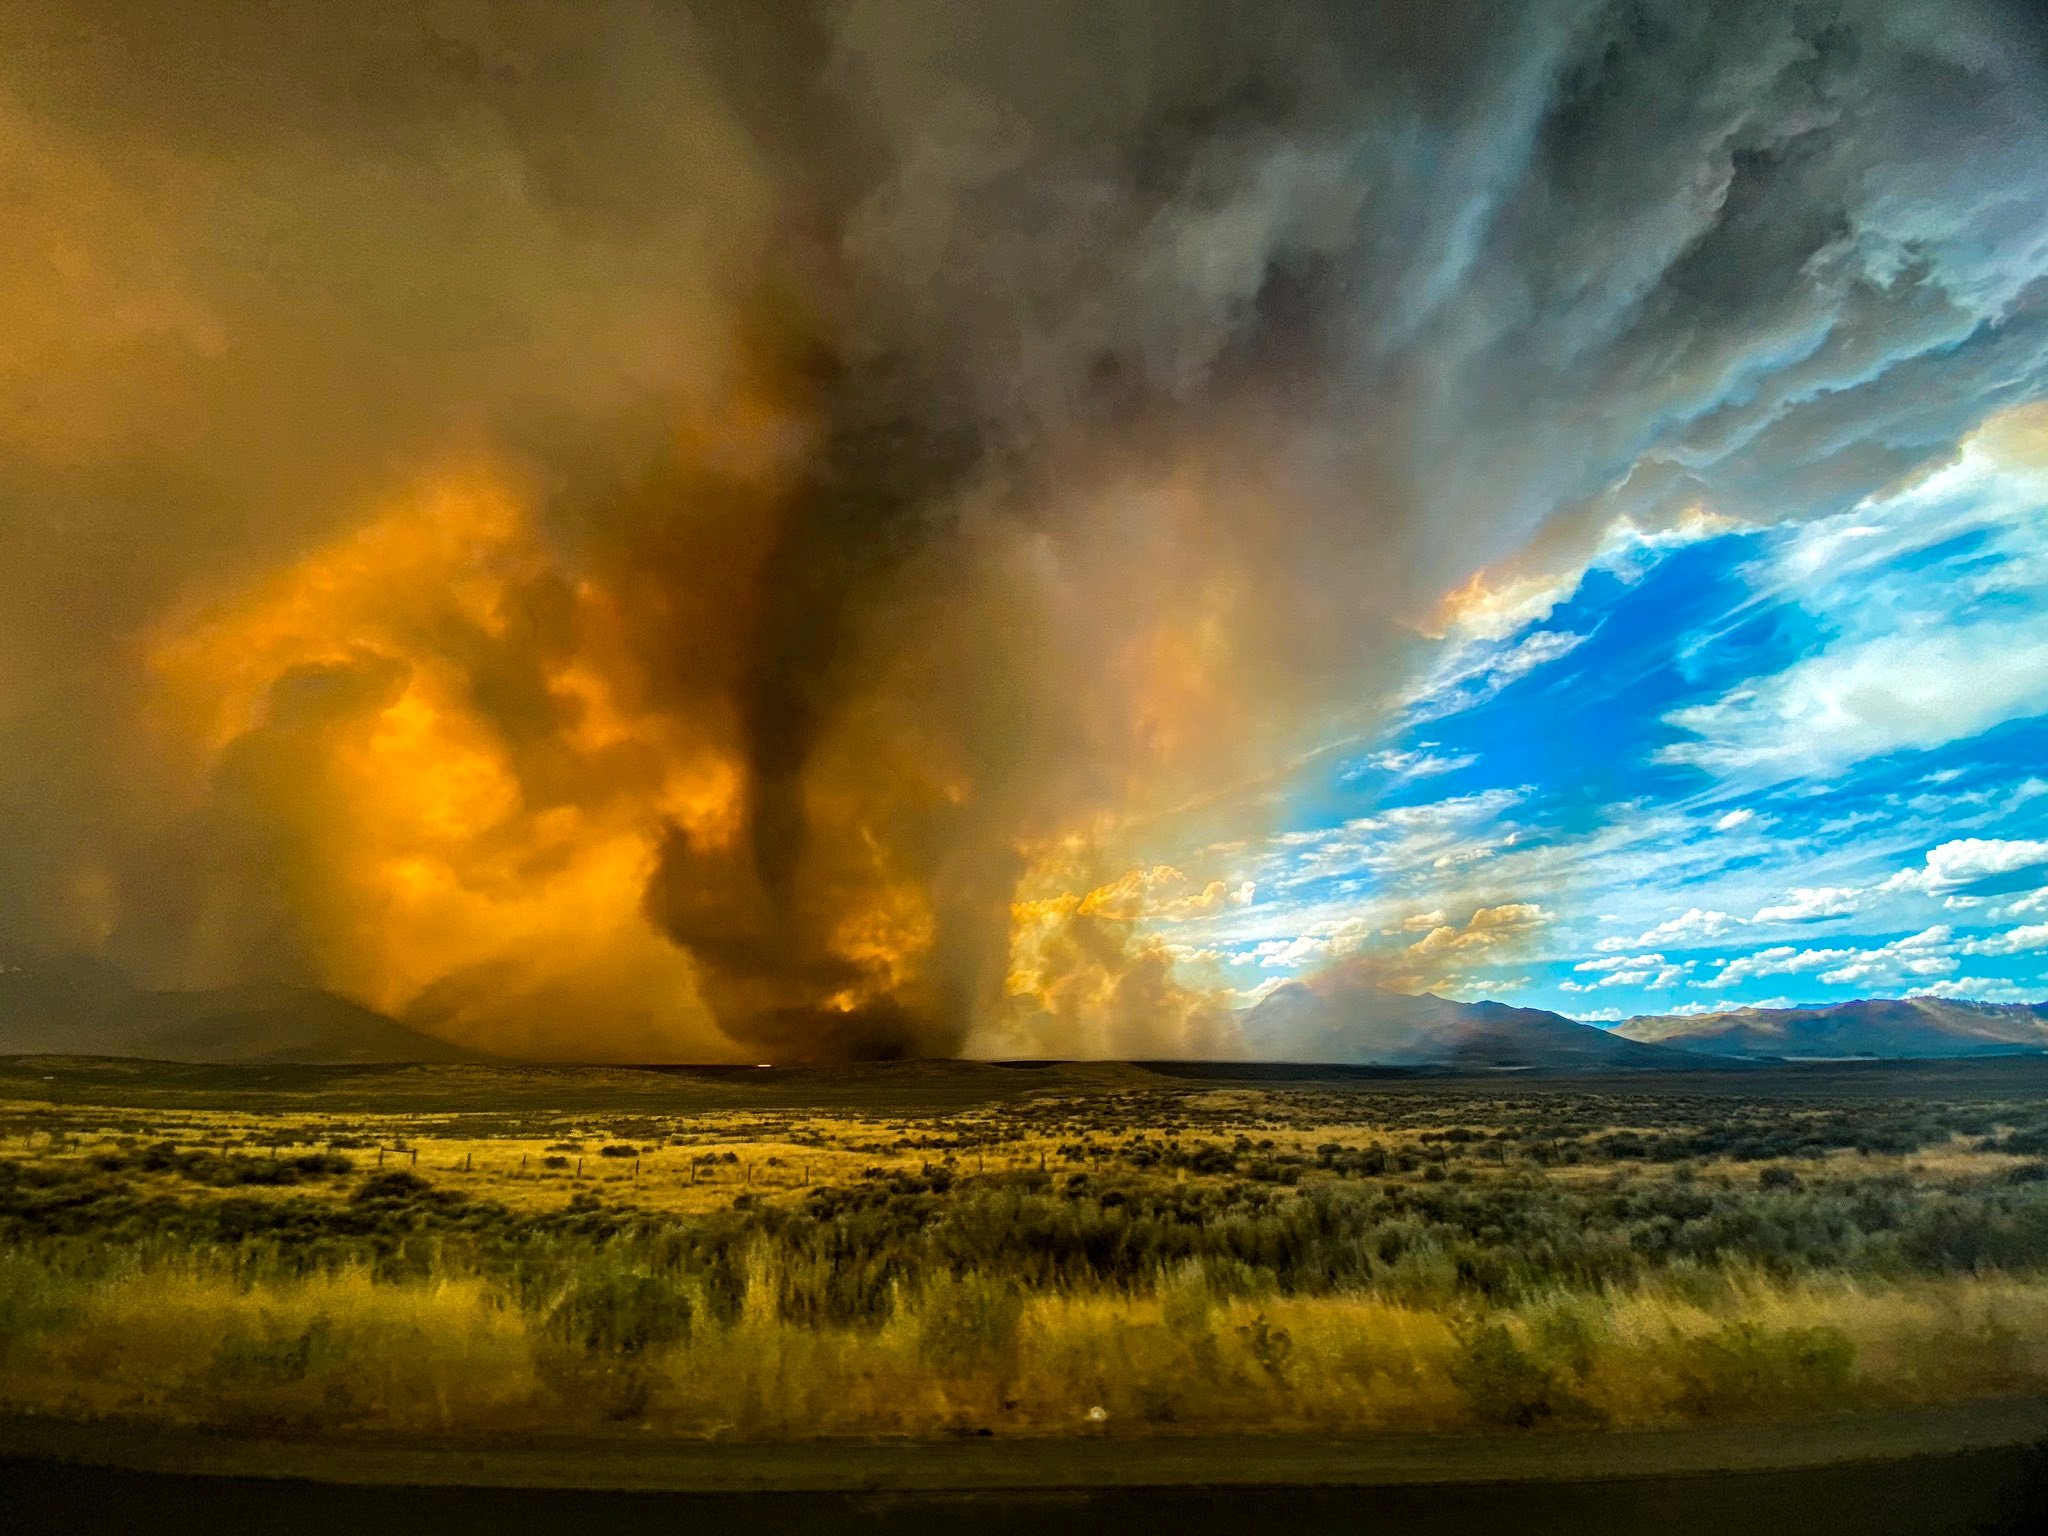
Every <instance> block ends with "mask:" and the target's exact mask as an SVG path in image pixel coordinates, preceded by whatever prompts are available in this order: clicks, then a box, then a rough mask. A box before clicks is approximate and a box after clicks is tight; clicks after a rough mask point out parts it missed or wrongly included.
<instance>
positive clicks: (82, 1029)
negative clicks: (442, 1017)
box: [0, 959, 486, 1064]
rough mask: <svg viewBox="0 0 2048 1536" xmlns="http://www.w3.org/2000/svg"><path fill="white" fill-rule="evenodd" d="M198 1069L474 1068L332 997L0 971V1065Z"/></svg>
mask: <svg viewBox="0 0 2048 1536" xmlns="http://www.w3.org/2000/svg"><path fill="white" fill-rule="evenodd" d="M29 1054H49V1055H57V1054H62V1055H80V1056H141V1057H147V1058H150V1059H152V1060H157V1061H195V1062H306V1063H323V1064H331V1063H351V1062H416V1061H479V1060H484V1059H486V1058H483V1057H480V1056H479V1055H477V1053H475V1052H473V1051H466V1050H463V1049H462V1048H460V1047H459V1046H453V1045H450V1044H448V1043H447V1042H446V1041H443V1040H437V1039H435V1038H434V1037H432V1036H431V1035H423V1034H421V1033H420V1032H419V1031H417V1030H413V1029H408V1028H406V1026H405V1025H403V1024H400V1023H399V1022H398V1021H397V1020H395V1019H390V1018H387V1017H385V1016H384V1015H383V1014H381V1013H378V1012H376V1011H374V1010H373V1009H369V1008H365V1007H363V1006H362V1005H361V1004H359V1003H352V1002H350V1001H349V1000H348V999H347V998H344V997H337V996H336V995H335V994H334V993H332V992H323V991H321V990H319V989H318V988H315V987H297V986H290V985H287V984H285V983H282V982H258V983H253V984H250V985H245V986H235V987H217V988H211V989H207V990H202V991H191V992H179V991H156V990H151V989H148V988H142V987H136V986H134V985H132V984H131V983H130V982H129V981H128V980H127V978H126V977H124V976H123V975H122V974H121V973H120V972H119V971H118V970H116V969H115V968H114V967H112V966H110V965H107V964H105V963H104V962H100V961H95V960H82V959H73V960H64V961H57V962H52V963H49V964H44V965H36V966H33V967H19V968H13V969H8V970H0V1055H29Z"/></svg>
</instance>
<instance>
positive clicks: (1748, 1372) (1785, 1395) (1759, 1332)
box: [1680, 1321, 1856, 1415]
mask: <svg viewBox="0 0 2048 1536" xmlns="http://www.w3.org/2000/svg"><path fill="white" fill-rule="evenodd" d="M1855 1366H1856V1346H1855V1345H1854V1344H1853V1343H1851V1342H1850V1340H1849V1337H1848V1335H1847V1334H1845V1333H1843V1332H1842V1331H1841V1330H1840V1329H1838V1328H1787V1329H1783V1330H1778V1331H1773V1330H1770V1329H1766V1328H1761V1327H1759V1326H1757V1325H1756V1324H1755V1323H1751V1322H1746V1321H1745V1322H1739V1323H1730V1324H1728V1325H1726V1326H1725V1327H1722V1328H1719V1329H1717V1330H1715V1331H1714V1332H1713V1333H1710V1334H1707V1335H1705V1336H1703V1337H1701V1338H1697V1339H1692V1340H1689V1341H1687V1343H1686V1345H1685V1347H1684V1349H1683V1351H1682V1356H1681V1361H1680V1373H1681V1376H1682V1378H1683V1381H1684V1388H1683V1391H1682V1393H1681V1399H1680V1400H1681V1402H1682V1403H1683V1404H1684V1406H1685V1407H1686V1409H1687V1410H1688V1411H1690V1412H1692V1413H1697V1414H1702V1415H1705V1414H1727V1413H1733V1414H1741V1413H1754V1412H1756V1411H1758V1410H1760V1409H1761V1410H1765V1411H1771V1410H1782V1409H1815V1408H1826V1407H1831V1406H1834V1405H1835V1404H1836V1403H1838V1402H1840V1401H1841V1400H1842V1399H1843V1398H1844V1396H1845V1394H1846V1392H1847V1389H1848V1387H1849V1384H1850V1379H1851V1376H1852V1374H1853V1373H1854V1370H1855Z"/></svg>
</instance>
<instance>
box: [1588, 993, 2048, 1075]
mask: <svg viewBox="0 0 2048 1536" xmlns="http://www.w3.org/2000/svg"><path fill="white" fill-rule="evenodd" d="M1614 1032H1615V1033H1616V1034H1617V1035H1620V1036H1622V1037H1623V1038H1625V1039H1628V1040H1634V1041H1638V1042H1641V1043H1643V1044H1650V1045H1663V1046H1676V1047H1679V1048H1681V1049H1683V1050H1687V1051H1696V1052H1700V1053H1702V1054H1706V1055H1712V1056H1722V1057H1740V1058H1746V1059H1752V1060H1768V1059H1776V1060H1793V1061H1796V1060H1842V1059H1847V1058H1854V1057H1875V1058H1880V1059H1903V1058H1933V1057H1945V1056H1983V1055H2013V1054H2018V1053H2026V1052H2034V1051H2048V1004H2044V1003H1971V1002H1962V1001H1957V1000H1951V999H1949V998H1940V997H1907V998H1872V999H1867V1000H1862V1001H1858V1002H1852V1003H1836V1004H1834V1005H1832V1006H1829V1007H1823V1008H1739V1009H1736V1010H1734V1011H1732V1012H1729V1013H1698V1014H1684V1015H1676V1014H1665V1015H1646V1016H1643V1017H1639V1018H1633V1019H1629V1020H1628V1021H1627V1022H1625V1023H1623V1024H1620V1025H1618V1026H1616V1028H1615V1031H1614Z"/></svg>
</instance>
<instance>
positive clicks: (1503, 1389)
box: [1451, 1322, 1569, 1429]
mask: <svg viewBox="0 0 2048 1536" xmlns="http://www.w3.org/2000/svg"><path fill="white" fill-rule="evenodd" d="M1451 1380H1452V1381H1453V1382H1455V1383H1456V1384H1457V1386H1458V1388H1459V1390H1461V1391H1462V1392H1463V1393H1464V1394H1465V1396H1466V1398H1467V1399H1469V1400H1470V1402H1471V1404H1472V1413H1473V1417H1475V1418H1477V1419H1478V1420H1479V1421H1480V1422H1481V1423H1482V1424H1494V1425H1513V1426H1514V1427H1515V1428H1517V1429H1528V1428H1529V1427H1530V1426H1532V1425H1534V1424H1537V1423H1540V1422H1541V1421H1543V1420H1545V1419H1548V1418H1550V1417H1552V1416H1553V1415H1554V1414H1556V1413H1557V1412H1558V1410H1559V1409H1560V1408H1561V1407H1563V1406H1565V1405H1566V1403H1567V1402H1568V1401H1569V1399H1568V1398H1567V1395H1566V1394H1565V1392H1564V1390H1563V1388H1562V1387H1561V1386H1560V1385H1559V1382H1558V1379H1557V1375H1556V1373H1555V1372H1553V1371H1552V1370H1551V1369H1550V1368H1549V1367H1548V1366H1546V1365H1544V1364H1543V1363H1542V1362H1541V1361H1540V1360H1538V1359H1536V1358H1535V1357H1534V1356H1533V1355H1531V1354H1529V1353H1528V1352H1527V1351H1526V1350H1524V1349H1523V1348H1522V1346H1521V1345H1520V1344H1519V1343H1518V1342H1517V1341H1516V1339H1515V1336H1514V1334H1513V1333H1512V1332H1510V1331H1509V1330H1508V1328H1507V1327H1506V1326H1505V1325H1504V1324H1501V1323H1496V1322H1485V1323H1480V1324H1478V1325H1477V1326H1474V1327H1469V1328H1467V1329H1466V1330H1465V1331H1464V1332H1463V1333H1462V1335H1461V1336H1460V1338H1459V1340H1458V1354H1457V1357H1456V1359H1454V1360H1453V1361H1452V1363H1451Z"/></svg>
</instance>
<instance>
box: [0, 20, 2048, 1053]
mask: <svg viewBox="0 0 2048 1536" xmlns="http://www.w3.org/2000/svg"><path fill="white" fill-rule="evenodd" d="M2044 76H2048V34H2044V31H2043V28H2042V26H2041V24H2040V23H2039V21H2038V20H2036V19H2035V18H2033V16H2032V15H2031V13H2030V12H2027V11H2025V10H2022V9H2019V8H2017V7H2013V6H2007V5H2005V4H1999V3H1985V4H1963V3H1919V4H1915V3H1902V0H1883V3H1879V0H1869V3H1856V0H1841V3H1813V4H1802V3H1798V0H1760V3H1756V4H1721V3H1705V0H1673V3H1650V0H1642V3H1592V0H1572V3H1561V0H1525V3H1520V4H1516V5H1508V6H1504V5H1499V4H1495V3H1491V0H1485V3H1481V0H1472V3H1464V4H1461V3H1457V0H1416V3H1384V4H1370V3H1358V0H1342V3H1329V4H1317V3H1306V0H1303V3H1289V0H1261V3H1258V4H1244V5H1224V4H1204V3H1199V0H1158V3H1150V4H1131V3H1116V0H1074V3H1066V0H1036V3H1033V4H1029V5H1010V4H995V3H987V4H983V3H971V0H970V3H961V0H946V3H936V0H935V3H928V4H927V3H912V0H892V3H873V0H846V3H834V4H817V5H802V4H793V3H792V4H776V5H735V4H709V3H706V4H701V5H689V4H683V3H645V4H630V3H622V4H593V5H585V6H562V5H557V4H548V3H536V4H531V5H522V4H494V3H490V0H435V3H430V4H416V3H395V0H393V3H376V0H370V3H364V4H356V5H345V6H336V5H321V4H310V3H309V4H304V5H279V6H264V7H254V6H245V5H239V4H229V3H221V4H198V3H192V0H186V3H181V4H176V5H171V4H164V5H160V6H159V5H153V4H148V3H137V0H120V3H113V0H108V3H105V4H88V3H79V0H69V3H67V0H39V3H36V4H25V3H21V4H13V3H9V4H0V963H6V964H15V965H29V964H34V963H37V962H38V961H41V960H43V959H47V958H49V957H55V956H64V955H71V954H78V953H89V954H94V955H98V956H101V957H103V958H105V959H107V960H109V961H111V962H113V963H114V964H116V965H118V966H120V967H121V968H123V969H125V970H126V971H128V972H129V973H130V974H132V975H133V976H135V977H136V978H137V979H138V980H140V981H142V982H144V983H146V984H149V985H155V986H165V987H204V986H213V985H221V984H226V983H231V982H236V981H243V980H251V979H281V980H289V981H296V982H303V983H307V984H312V985H317V986H322V987H326V988H330V989H332V990H334V991H337V992H340V993H343V994H346V995H348V996H350V997H353V998H356V999H359V1000H361V1001H363V1002H366V1003H368V1004H370V1005H372V1006H374V1007H377V1008H380V1009H383V1010H386V1011H388V1012H390V1013H392V1014H394V1015H395V1016H398V1017H400V1018H403V1019H405V1020H406V1021H408V1022H410V1023H412V1024H414V1025H416V1026H417V1027H419V1028H422V1029H425V1030H428V1031H430V1032H433V1033H436V1034H439V1035H442V1036H444V1037H446V1038H449V1039H452V1040H456V1041H459V1042H461V1043H464V1044H468V1045H472V1046H478V1047H482V1048H484V1049H488V1050H494V1051H501V1052H506V1053H510V1054H521V1055H526V1054H531V1055H543V1056H576V1057H603V1058H620V1059H649V1058H726V1059H740V1060H756V1059H775V1060H797V1059H816V1058H834V1057H843V1056H862V1055H901V1054H913V1053H914V1054H940V1053H948V1052H955V1051H961V1050H968V1051H976V1052H983V1053H994V1054H1009V1055H1032V1056H1053V1055H1083V1054H1099V1055H1171V1054H1193V1055H1227V1054H1235V1053H1238V1052H1241V1051H1243V1050H1245V1049H1248V1048H1256V1049H1281V1050H1284V1049H1286V1043H1285V1042H1279V1043H1277V1044H1276V1043H1274V1042H1248V1041H1247V1040H1246V1038H1245V1037H1244V1035H1243V1033H1242V1032H1241V1030H1240V1028H1239V1017H1238V1010H1239V1009H1241V1007H1242V1006H1243V1005H1244V1004H1245V1003H1246V1002H1247V1001H1250V1000H1253V999H1255V998H1257V997H1258V996H1259V995H1261V994H1262V992H1263V991H1265V990H1268V989H1270V988H1271V986H1273V985H1274V984H1276V983H1277V982H1278V981H1279V980H1281V979H1284V978H1286V977H1289V976H1296V975H1307V976H1321V975H1329V976H1332V977H1339V978H1346V979H1354V980H1356V979H1364V980H1367V981H1369V982H1371V983H1372V984H1374V985H1378V986H1386V987H1393V988H1396V989H1399V990H1407V991H1419V990H1423V989H1435V990H1438V991H1444V992H1448V993H1451V994H1453V995H1457V996H1464V997H1476V996H1481V995H1491V996H1500V997H1506V998H1511V999H1513V1000H1515V1001H1518V1002H1528V1003H1540V1004H1542V1005H1545V1006H1553V1007H1558V1008H1560V1009H1561V1010H1562V1011H1566V1012H1570V1013H1573V1014H1575V1015H1577V1016H1579V1017H1585V1018H1612V1017H1618V1016H1620V1015H1622V1014H1623V1013H1629V1012H1650V1011H1655V1012H1662V1011H1673V1010H1675V1009H1677V1008H1679V1007H1681V1006H1682V1007H1689V1008H1698V1007H1703V1006H1711V1005H1715V1004H1719V1003H1721V1002H1723V1001H1724V1000H1726V1001H1761V1000H1765V999H1769V998H1772V997H1776V996H1785V995H1796V996H1798V997H1799V998H1801V999H1806V998H1821V997H1845V996H1852V995H1858V994H1869V993H1878V992H1898V991H1906V990H1912V991H1929V990H1932V991H1942V992H1948V993H1961V994H1968V995H1973V996H1980V997H1991V998H1999V997H2009V996H2017V995H2021V994H2026V993H2037V992H2039V991H2040V990H2042V989H2043V981H2044V968H2048V960H2044V958H2043V957H2044V955H2048V782H2044V780H2043V778H2042V777H2041V773H2042V772H2043V771H2044V770H2043V769H2042V768H2041V764H2042V761H2043V748H2044V746H2048V724H2044V723H2043V719H2042V717H2043V712H2044V711H2048V597H2044V596H2043V595H2042V594H2043V592H2044V591H2048V581H2044V580H2043V576H2044V574H2048V569H2044V567H2048V515H2044V506H2048V415H2044V414H2043V411H2044V408H2043V407H2039V406H2036V405H2035V404H2034V402H2036V401H2037V400H2039V399H2041V398H2042V397H2043V396H2048V195H2044V185H2043V176H2044V167H2048V78H2044Z"/></svg>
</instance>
